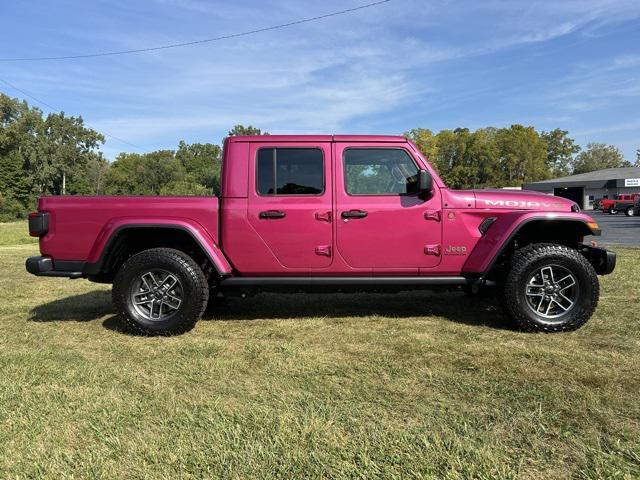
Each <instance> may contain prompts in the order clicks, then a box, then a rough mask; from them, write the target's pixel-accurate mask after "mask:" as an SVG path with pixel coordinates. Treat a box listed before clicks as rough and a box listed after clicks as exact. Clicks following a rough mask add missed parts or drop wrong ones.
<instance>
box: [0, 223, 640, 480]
mask: <svg viewBox="0 0 640 480" xmlns="http://www.w3.org/2000/svg"><path fill="white" fill-rule="evenodd" d="M23 227H24V224H21V225H20V226H19V227H16V226H14V225H7V224H3V225H0V238H2V239H3V245H4V246H2V247H0V270H1V271H2V273H3V274H2V275H1V276H0V295H1V299H0V300H1V301H0V478H51V479H59V478H69V477H73V478H105V479H107V478H108V479H112V478H124V477H126V478H211V477H213V478H215V477H219V478H225V479H226V478H238V479H241V478H276V477H277V478H301V477H305V478H319V477H323V478H352V477H353V478H376V477H377V478H452V479H453V478H487V479H488V478H535V479H544V478H549V479H555V478H638V477H640V401H639V400H640V397H639V395H638V393H639V392H640V375H639V373H640V342H639V340H640V327H639V323H638V320H639V319H640V314H639V313H638V305H639V293H638V292H639V287H640V276H639V275H638V274H637V272H638V271H640V250H633V249H618V253H619V264H618V268H617V270H616V272H615V273H614V274H613V275H610V276H608V277H604V278H603V279H602V296H601V301H600V306H599V307H598V309H597V312H596V314H595V316H594V317H593V318H592V319H591V321H590V322H589V323H588V324H587V325H586V326H585V327H583V328H582V329H581V330H579V331H577V332H574V333H569V334H558V335H536V334H525V333H520V332H517V331H513V330H510V329H509V328H508V326H509V324H508V322H506V321H505V319H504V318H503V316H502V314H501V313H500V311H499V310H498V309H497V308H496V307H495V306H494V305H493V303H491V302H489V301H484V300H473V299H469V298H467V297H465V296H464V295H463V294H460V293H445V294H442V293H440V294H437V293H420V292H418V293H403V294H396V295H334V296H320V295H292V296H278V295H259V296H257V297H254V298H252V299H249V300H244V301H242V300H230V301H229V302H228V304H227V305H226V306H224V307H222V308H221V310H220V311H219V314H218V315H217V316H216V317H215V318H211V317H209V318H207V319H205V320H203V321H202V322H200V323H199V324H198V326H197V327H196V328H195V330H194V331H192V332H191V333H188V334H186V335H183V336H180V337H175V338H143V337H133V336H129V335H126V334H124V333H122V332H120V331H118V329H117V321H116V319H115V317H114V315H113V313H112V308H111V305H110V296H109V290H108V286H104V285H96V284H91V283H89V282H86V281H83V280H73V281H72V280H65V279H43V278H36V277H33V276H30V275H28V274H27V273H26V272H25V271H24V266H23V264H24V258H25V257H26V256H28V255H33V254H35V253H36V251H37V249H36V247H35V246H34V245H20V243H21V242H22V241H23V240H24V239H23V238H22V237H20V236H19V235H17V234H15V232H17V231H19V232H24V228H23ZM11 232H13V233H11ZM23 234H24V233H23ZM5 239H13V242H14V244H13V245H9V244H8V243H9V242H8V241H5Z"/></svg>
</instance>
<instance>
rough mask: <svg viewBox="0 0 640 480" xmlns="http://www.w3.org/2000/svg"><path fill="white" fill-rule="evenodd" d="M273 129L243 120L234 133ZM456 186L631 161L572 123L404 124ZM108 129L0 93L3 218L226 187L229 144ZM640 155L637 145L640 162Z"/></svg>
mask: <svg viewBox="0 0 640 480" xmlns="http://www.w3.org/2000/svg"><path fill="white" fill-rule="evenodd" d="M260 134H262V135H268V132H262V131H261V130H260V129H259V128H254V127H252V126H243V125H236V126H235V127H233V128H232V129H231V130H230V131H229V132H228V135H229V136H232V135H260ZM405 136H407V137H408V138H409V139H411V140H412V141H414V142H415V143H416V145H417V146H418V147H419V148H420V150H421V151H422V152H423V153H424V154H425V155H427V156H428V158H429V159H430V160H431V162H432V164H433V165H434V166H435V168H436V169H437V170H438V172H439V173H440V175H441V176H442V177H443V179H444V180H445V182H446V183H447V184H448V185H449V186H451V187H453V188H482V187H503V186H516V185H520V184H522V183H525V182H532V181H537V180H544V179H547V178H552V177H556V176H562V175H568V174H572V173H583V172H588V171H593V170H599V169H601V168H612V167H624V166H630V165H631V163H630V162H628V161H626V160H625V159H624V157H623V155H622V153H621V152H620V151H619V150H618V149H617V148H616V147H615V146H612V145H605V144H601V143H590V144H589V145H587V147H586V149H585V150H582V149H581V147H580V146H579V145H577V144H576V143H575V141H574V140H573V139H572V138H570V137H569V135H568V132H567V131H564V130H561V129H555V130H552V131H549V132H545V131H541V132H538V131H537V130H536V129H535V128H533V127H530V126H523V125H512V126H510V127H507V128H495V127H487V128H480V129H477V130H475V131H471V130H469V129H467V128H458V129H456V130H442V131H440V132H438V133H433V132H432V131H430V130H428V129H424V128H416V129H413V130H411V131H409V132H406V133H405ZM104 141H105V139H104V136H103V135H102V134H100V133H99V132H96V131H95V130H93V129H91V128H89V127H87V126H86V125H85V124H84V121H83V119H82V117H73V116H67V115H65V114H64V113H49V114H47V115H46V116H45V115H44V113H43V112H42V111H41V110H40V109H38V108H37V107H32V106H29V104H28V103H27V102H25V101H20V100H18V99H15V98H10V97H9V96H7V95H4V94H2V93H0V221H10V220H14V219H17V218H24V217H25V215H26V214H27V213H28V212H29V211H31V210H33V209H34V208H35V203H36V199H37V197H39V196H41V195H65V194H66V195H103V194H105V195H209V194H216V195H217V194H219V193H220V168H221V156H222V148H221V146H220V145H217V144H214V143H192V144H188V143H186V142H184V141H181V142H179V144H178V146H177V148H176V149H175V150H157V151H154V152H149V153H128V152H123V153H120V154H119V155H118V156H117V157H116V158H115V159H114V160H113V161H112V162H109V161H107V160H106V159H105V158H104V156H103V154H102V153H101V152H100V146H101V145H102V144H103V143H104ZM639 162H640V151H639V153H638V159H637V161H636V164H638V163H639Z"/></svg>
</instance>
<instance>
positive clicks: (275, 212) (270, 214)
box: [258, 210, 287, 219]
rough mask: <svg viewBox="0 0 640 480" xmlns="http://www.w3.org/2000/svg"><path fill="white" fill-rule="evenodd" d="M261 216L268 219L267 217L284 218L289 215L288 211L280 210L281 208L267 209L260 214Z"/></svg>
mask: <svg viewBox="0 0 640 480" xmlns="http://www.w3.org/2000/svg"><path fill="white" fill-rule="evenodd" d="M258 216H259V217H260V218H263V219H267V218H284V217H286V216H287V214H286V213H284V212H282V211H280V210H266V211H264V212H260V215H258Z"/></svg>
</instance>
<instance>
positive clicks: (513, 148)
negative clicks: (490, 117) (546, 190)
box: [496, 125, 551, 186]
mask: <svg viewBox="0 0 640 480" xmlns="http://www.w3.org/2000/svg"><path fill="white" fill-rule="evenodd" d="M496 144H497V147H498V151H499V157H498V158H499V160H498V164H497V167H498V169H499V170H500V171H501V173H502V181H501V182H500V183H499V185H497V186H515V185H520V184H522V183H525V182H535V181H537V180H544V179H546V178H549V177H550V176H551V175H550V172H549V168H548V166H547V145H546V142H545V141H544V139H543V138H541V137H540V135H539V134H538V132H536V131H535V129H534V128H533V127H525V126H523V125H511V127H509V128H501V129H500V130H498V131H497V133H496Z"/></svg>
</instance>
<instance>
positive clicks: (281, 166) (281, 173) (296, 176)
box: [256, 148, 325, 195]
mask: <svg viewBox="0 0 640 480" xmlns="http://www.w3.org/2000/svg"><path fill="white" fill-rule="evenodd" d="M256 169H257V173H256V179H257V181H256V183H257V185H256V189H257V192H258V194H260V195H322V194H323V193H324V184H325V182H324V158H323V155H322V150H320V149H319V148H261V149H260V150H258V158H257V162H256Z"/></svg>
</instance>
